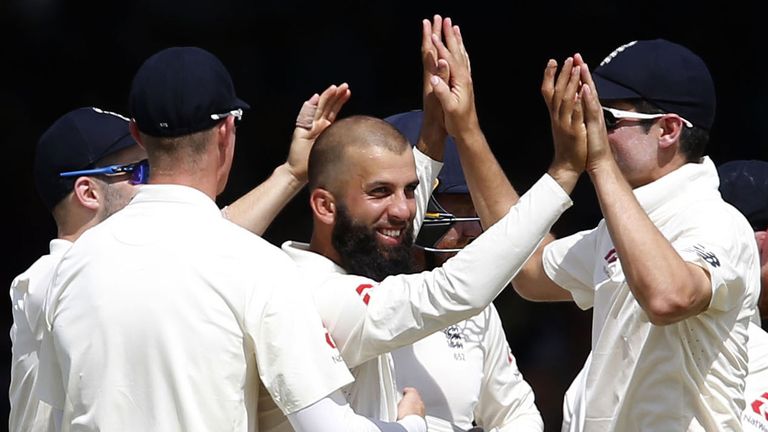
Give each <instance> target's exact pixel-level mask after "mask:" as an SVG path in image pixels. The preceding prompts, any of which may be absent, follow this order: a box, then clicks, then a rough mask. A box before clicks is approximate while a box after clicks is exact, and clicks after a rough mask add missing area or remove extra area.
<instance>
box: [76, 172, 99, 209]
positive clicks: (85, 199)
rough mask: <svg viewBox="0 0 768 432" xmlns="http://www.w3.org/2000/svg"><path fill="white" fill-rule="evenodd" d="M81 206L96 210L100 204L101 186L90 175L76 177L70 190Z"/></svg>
mask: <svg viewBox="0 0 768 432" xmlns="http://www.w3.org/2000/svg"><path fill="white" fill-rule="evenodd" d="M72 193H73V194H74V196H75V199H76V200H77V201H78V202H79V203H80V205H81V206H83V207H85V208H87V209H90V210H93V211H97V210H98V209H99V207H100V206H101V198H102V196H101V186H100V185H99V184H98V183H97V182H96V180H94V179H93V178H91V177H78V178H77V180H75V187H74V189H73V190H72Z"/></svg>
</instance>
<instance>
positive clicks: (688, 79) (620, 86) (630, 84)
mask: <svg viewBox="0 0 768 432" xmlns="http://www.w3.org/2000/svg"><path fill="white" fill-rule="evenodd" d="M592 77H593V79H594V81H595V86H596V87H597V93H598V95H599V96H600V100H618V99H644V100H646V101H648V102H650V103H651V104H653V105H655V106H656V107H658V108H660V109H662V110H664V111H666V112H670V113H675V114H678V115H680V116H681V117H683V118H685V119H686V120H688V121H690V122H691V123H693V124H694V125H695V126H698V127H700V128H703V129H706V130H709V129H711V128H712V123H713V122H714V121H715V85H714V82H713V81H712V76H711V75H710V73H709V69H707V66H706V64H704V60H702V59H701V57H699V56H698V55H696V54H694V53H693V52H692V51H691V50H689V49H688V48H686V47H684V46H682V45H679V44H676V43H673V42H670V41H668V40H665V39H654V40H639V41H633V42H630V43H628V44H625V45H622V46H620V47H619V48H616V49H615V50H614V51H613V52H612V53H611V54H609V55H608V57H606V58H605V59H604V60H603V61H602V62H601V63H600V66H598V67H597V68H596V69H595V70H594V72H593V73H592Z"/></svg>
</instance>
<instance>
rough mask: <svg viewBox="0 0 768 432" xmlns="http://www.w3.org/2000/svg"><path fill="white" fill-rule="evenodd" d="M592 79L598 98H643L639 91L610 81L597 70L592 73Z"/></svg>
mask: <svg viewBox="0 0 768 432" xmlns="http://www.w3.org/2000/svg"><path fill="white" fill-rule="evenodd" d="M592 80H593V81H594V82H595V87H596V88H597V94H598V96H599V97H600V100H617V99H642V98H643V97H642V96H641V95H640V94H639V93H637V92H635V91H633V90H631V89H629V88H627V87H624V86H623V85H621V84H618V83H616V82H614V81H611V80H610V79H608V78H605V77H602V76H600V75H599V74H598V73H597V72H595V73H593V74H592Z"/></svg>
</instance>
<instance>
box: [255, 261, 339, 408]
mask: <svg viewBox="0 0 768 432" xmlns="http://www.w3.org/2000/svg"><path fill="white" fill-rule="evenodd" d="M285 263H286V268H285V269H283V271H282V272H281V273H282V274H283V278H282V279H281V281H280V286H276V287H274V288H273V291H272V293H271V295H270V297H269V299H268V300H267V303H266V305H264V306H263V309H262V313H261V314H257V315H256V316H255V317H253V318H251V315H252V314H246V325H247V327H248V329H249V333H250V334H251V335H252V336H253V342H254V346H255V351H256V361H257V364H258V369H259V376H260V377H261V380H262V383H263V384H264V387H265V388H266V389H267V390H268V391H269V393H270V395H271V396H272V398H273V399H274V401H275V403H276V404H277V405H278V407H280V409H281V410H282V411H283V412H284V413H285V414H290V413H292V412H295V411H297V410H299V409H302V408H305V407H307V406H309V405H311V404H313V403H315V402H317V401H318V400H320V399H322V398H323V397H325V396H327V395H329V394H330V393H332V392H334V391H335V390H337V389H339V388H341V387H342V386H344V385H346V384H349V383H350V382H352V381H353V379H352V375H351V374H350V373H349V369H348V368H347V365H346V364H345V363H344V361H343V360H342V358H341V355H340V353H339V351H338V350H337V349H336V346H335V344H334V343H333V340H332V339H331V337H330V335H329V334H328V332H327V330H326V329H325V327H324V326H323V324H322V321H321V320H320V317H319V315H318V313H317V310H316V309H315V307H314V304H313V303H312V297H311V294H310V293H309V292H308V291H307V289H306V287H305V286H304V285H303V284H302V280H301V278H300V277H299V275H298V274H299V273H298V269H297V268H296V267H295V265H294V264H293V263H292V262H290V260H289V259H288V258H287V257H286V259H285ZM257 297H258V296H255V295H254V298H257ZM253 308H254V309H256V310H258V308H259V306H258V305H254V306H253Z"/></svg>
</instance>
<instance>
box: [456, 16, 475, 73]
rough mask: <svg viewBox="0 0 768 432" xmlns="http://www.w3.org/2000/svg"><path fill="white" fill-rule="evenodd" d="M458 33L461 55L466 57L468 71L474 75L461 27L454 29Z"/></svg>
mask: <svg viewBox="0 0 768 432" xmlns="http://www.w3.org/2000/svg"><path fill="white" fill-rule="evenodd" d="M453 28H454V30H455V32H456V39H457V40H458V42H459V48H460V49H461V54H462V55H463V56H464V61H465V62H466V63H467V71H469V74H470V75H471V74H472V63H471V62H470V61H469V53H468V52H467V47H466V46H465V45H464V38H463V37H462V36H461V29H460V28H459V26H454V27H453Z"/></svg>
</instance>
